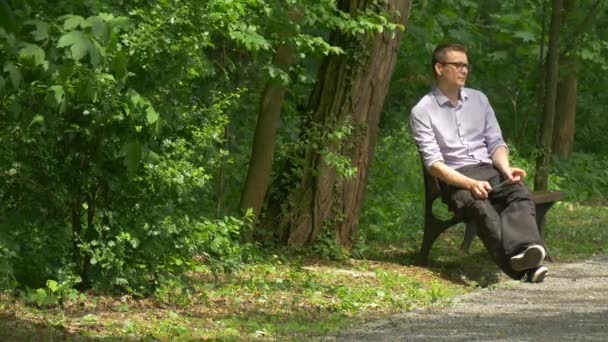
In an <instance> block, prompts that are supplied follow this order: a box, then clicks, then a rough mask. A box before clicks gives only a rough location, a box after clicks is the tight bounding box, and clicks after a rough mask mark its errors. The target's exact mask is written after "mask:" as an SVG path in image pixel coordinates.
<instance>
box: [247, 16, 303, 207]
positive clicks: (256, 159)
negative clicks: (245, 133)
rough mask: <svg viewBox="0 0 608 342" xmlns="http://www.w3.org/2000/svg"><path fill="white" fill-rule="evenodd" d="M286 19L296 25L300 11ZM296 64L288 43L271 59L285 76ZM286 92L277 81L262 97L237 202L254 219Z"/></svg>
mask: <svg viewBox="0 0 608 342" xmlns="http://www.w3.org/2000/svg"><path fill="white" fill-rule="evenodd" d="M289 15H290V19H291V20H292V21H293V22H298V21H299V20H300V19H301V17H302V13H301V11H299V10H297V9H292V10H291V11H290V12H289ZM284 38H287V37H284ZM285 40H287V39H285ZM295 61H296V56H295V52H294V49H293V48H292V47H290V46H289V45H288V43H287V42H285V43H284V44H282V45H280V46H279V47H278V48H277V50H276V52H275V56H274V59H273V64H274V66H276V67H277V68H279V69H281V70H282V71H283V72H285V73H287V72H289V69H290V68H291V66H292V65H293V64H294V63H295ZM286 92H287V87H286V84H284V83H283V82H281V81H280V80H277V79H270V80H268V83H267V84H266V87H265V88H264V92H263V94H262V101H261V103H260V111H259V114H258V121H257V124H256V128H255V134H254V138H253V147H252V151H251V158H250V161H249V169H248V172H247V180H246V181H245V185H244V187H243V192H242V194H241V202H240V207H241V209H243V210H247V209H252V210H253V213H254V216H255V217H257V216H258V215H259V213H260V211H261V209H262V206H263V204H264V197H265V196H266V190H267V189H268V184H269V182H270V172H271V170H272V159H273V155H274V143H275V140H276V135H277V129H278V126H279V120H280V117H281V109H282V107H283V100H284V99H285V93H286Z"/></svg>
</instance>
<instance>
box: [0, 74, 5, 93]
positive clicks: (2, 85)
mask: <svg viewBox="0 0 608 342" xmlns="http://www.w3.org/2000/svg"><path fill="white" fill-rule="evenodd" d="M4 88H6V80H4V77H2V76H0V94H2V93H3V92H4Z"/></svg>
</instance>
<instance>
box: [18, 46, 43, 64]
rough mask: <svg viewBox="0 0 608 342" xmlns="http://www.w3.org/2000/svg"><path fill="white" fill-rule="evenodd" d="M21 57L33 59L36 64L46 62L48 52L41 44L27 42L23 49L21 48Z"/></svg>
mask: <svg viewBox="0 0 608 342" xmlns="http://www.w3.org/2000/svg"><path fill="white" fill-rule="evenodd" d="M19 58H21V59H26V60H32V61H33V62H34V65H35V66H39V65H44V64H46V63H45V62H46V54H45V53H44V50H42V49H41V48H40V46H38V45H36V44H29V43H26V44H25V45H24V46H23V47H22V48H21V50H19Z"/></svg>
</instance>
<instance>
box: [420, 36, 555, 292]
mask: <svg viewBox="0 0 608 342" xmlns="http://www.w3.org/2000/svg"><path fill="white" fill-rule="evenodd" d="M432 67H433V72H434V73H435V81H436V85H435V87H434V88H433V89H432V90H431V91H430V92H429V93H428V94H426V95H425V96H424V97H423V98H422V99H421V100H420V101H419V102H418V104H416V105H415V106H414V108H413V109H412V112H411V115H410V128H411V130H412V134H413V137H414V140H415V142H416V145H417V146H418V149H419V151H420V153H421V155H422V158H423V163H424V167H426V168H427V170H428V171H429V173H430V174H431V175H433V176H434V177H437V178H438V179H439V180H440V182H441V183H442V193H443V196H444V198H445V199H446V200H447V203H448V206H449V207H450V209H451V210H453V211H454V212H455V213H457V214H460V215H463V217H464V218H465V220H466V221H470V220H475V222H476V223H477V227H478V235H479V238H480V239H481V241H482V242H483V244H484V246H485V247H486V249H487V250H488V252H489V254H490V255H491V257H492V259H493V260H494V262H495V263H496V264H497V265H498V266H499V267H500V268H501V269H502V270H503V271H504V272H505V273H506V274H507V275H509V276H510V277H512V278H514V279H522V278H524V277H525V278H524V279H526V280H528V281H531V282H534V283H536V282H541V281H543V280H544V278H545V276H546V275H547V272H548V269H547V267H545V266H543V265H542V263H543V261H544V259H545V248H544V247H543V241H542V238H541V236H540V234H539V232H538V228H537V227H536V219H535V206H534V203H533V202H532V201H531V200H530V190H529V189H528V188H527V187H526V186H525V185H524V184H523V183H522V182H521V178H522V177H524V176H525V175H526V172H525V171H524V170H522V169H519V168H516V167H510V166H509V150H508V147H507V145H506V144H505V142H504V140H503V138H502V133H501V131H500V127H499V126H498V122H497V120H496V117H495V115H494V110H493V109H492V107H491V106H490V103H489V102H488V98H487V97H486V96H485V95H484V94H483V93H482V92H480V91H478V90H474V89H470V88H465V82H466V79H467V76H468V74H469V72H470V71H471V65H470V64H469V61H468V56H467V50H466V48H465V47H464V46H462V45H458V44H443V45H439V46H438V47H437V48H436V49H435V51H434V52H433V56H432Z"/></svg>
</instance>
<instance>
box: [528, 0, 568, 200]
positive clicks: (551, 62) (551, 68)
mask: <svg viewBox="0 0 608 342" xmlns="http://www.w3.org/2000/svg"><path fill="white" fill-rule="evenodd" d="M562 8H563V6H562V0H553V1H552V13H551V29H550V31H549V50H548V52H547V53H548V60H547V73H546V77H545V102H544V106H543V117H542V130H541V135H540V139H539V144H538V150H539V155H538V158H537V159H536V177H535V178H534V189H535V190H547V188H548V187H549V172H550V162H551V145H552V141H553V126H554V119H555V98H556V93H557V80H558V66H559V64H558V62H559V36H560V29H561V23H562V16H561V11H562Z"/></svg>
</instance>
